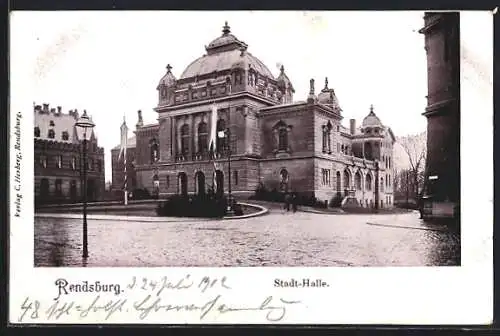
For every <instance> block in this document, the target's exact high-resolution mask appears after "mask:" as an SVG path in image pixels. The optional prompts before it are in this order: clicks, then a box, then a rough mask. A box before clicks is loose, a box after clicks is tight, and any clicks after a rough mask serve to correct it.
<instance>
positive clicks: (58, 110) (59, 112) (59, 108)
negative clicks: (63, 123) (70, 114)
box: [57, 106, 62, 114]
mask: <svg viewBox="0 0 500 336" xmlns="http://www.w3.org/2000/svg"><path fill="white" fill-rule="evenodd" d="M61 113H62V107H61V106H58V107H57V114H61Z"/></svg>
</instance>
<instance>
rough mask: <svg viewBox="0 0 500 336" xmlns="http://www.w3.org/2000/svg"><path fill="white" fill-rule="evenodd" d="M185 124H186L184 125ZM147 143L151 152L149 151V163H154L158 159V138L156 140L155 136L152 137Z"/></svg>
mask: <svg viewBox="0 0 500 336" xmlns="http://www.w3.org/2000/svg"><path fill="white" fill-rule="evenodd" d="M185 126H187V125H185ZM149 144H150V146H151V153H150V155H151V157H150V159H151V163H155V162H157V161H158V160H159V159H160V151H159V146H158V140H156V138H153V139H152V140H151V141H150V143H149Z"/></svg>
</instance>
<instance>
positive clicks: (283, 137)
mask: <svg viewBox="0 0 500 336" xmlns="http://www.w3.org/2000/svg"><path fill="white" fill-rule="evenodd" d="M287 149H288V132H287V130H286V128H284V127H281V128H280V129H279V130H278V150H283V151H286V150H287Z"/></svg>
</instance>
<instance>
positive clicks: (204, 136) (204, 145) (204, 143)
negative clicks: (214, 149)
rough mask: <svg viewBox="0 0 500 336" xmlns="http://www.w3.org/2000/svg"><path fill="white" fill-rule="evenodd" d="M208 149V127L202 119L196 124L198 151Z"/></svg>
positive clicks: (201, 151)
mask: <svg viewBox="0 0 500 336" xmlns="http://www.w3.org/2000/svg"><path fill="white" fill-rule="evenodd" d="M207 150H208V127H207V123H206V122H204V121H202V122H201V123H199V124H198V153H206V152H207Z"/></svg>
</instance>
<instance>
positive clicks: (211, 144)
mask: <svg viewBox="0 0 500 336" xmlns="http://www.w3.org/2000/svg"><path fill="white" fill-rule="evenodd" d="M217 120H218V117H217V105H216V104H215V103H213V104H212V115H211V118H210V134H209V137H208V153H209V155H210V159H211V160H212V162H213V164H214V175H213V180H212V185H213V191H214V192H216V191H217V163H216V162H215V159H216V157H215V153H216V151H217Z"/></svg>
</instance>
